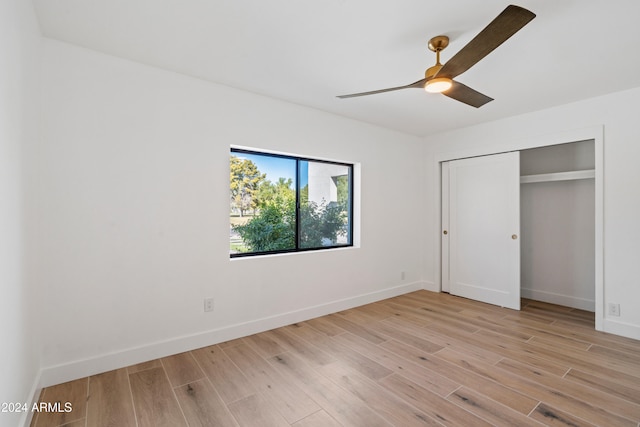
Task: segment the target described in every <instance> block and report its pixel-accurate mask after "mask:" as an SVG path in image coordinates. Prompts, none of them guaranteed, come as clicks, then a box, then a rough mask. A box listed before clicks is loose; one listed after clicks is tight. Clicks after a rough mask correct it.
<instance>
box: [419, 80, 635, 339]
mask: <svg viewBox="0 0 640 427" xmlns="http://www.w3.org/2000/svg"><path fill="white" fill-rule="evenodd" d="M639 109H640V89H633V90H628V91H624V92H618V93H614V94H610V95H606V96H602V97H598V98H593V99H589V100H586V101H581V102H576V103H572V104H568V105H564V106H560V107H556V108H551V109H547V110H543V111H539V112H535V113H531V114H526V115H522V116H517V117H512V118H508V119H504V120H499V121H496V122H492V123H485V124H482V125H477V126H473V127H469V128H465V129H459V130H457V131H453V132H448V133H443V134H439V135H434V136H431V137H428V138H426V139H425V142H426V143H427V144H428V151H429V154H428V155H427V156H426V159H425V166H426V168H428V169H429V170H428V171H427V181H426V182H427V189H426V192H427V197H429V198H430V199H431V200H434V201H435V200H437V194H438V191H439V190H438V188H437V185H438V184H437V179H435V178H437V174H436V167H437V162H436V160H437V159H438V158H439V157H442V155H443V153H449V154H451V153H456V152H459V153H464V152H478V153H480V152H483V151H484V152H490V151H492V150H495V151H502V150H509V149H520V148H523V146H525V145H527V144H526V141H528V140H532V139H539V140H544V139H545V138H548V139H556V140H557V139H558V138H559V135H560V136H561V135H562V134H564V133H567V132H568V133H571V131H574V130H578V129H584V128H591V127H595V126H601V125H604V168H603V169H604V260H605V261H604V302H603V303H604V304H605V305H606V304H607V303H619V304H620V305H621V316H620V317H611V316H608V315H606V311H605V317H604V325H603V327H604V329H605V330H606V331H609V332H614V333H618V334H621V335H625V336H630V337H633V338H636V339H640V279H639V278H638V270H637V265H638V259H640V243H639V242H640V221H638V218H640V192H638V191H637V188H638V185H639V184H640V168H639V167H638V159H640V141H639V140H638V138H639V137H638V135H640V122H639V121H638V119H637V112H638V110H639ZM560 139H561V138H560ZM564 142H573V141H564ZM429 177H433V178H434V179H430V178H429ZM437 205H438V202H434V206H436V207H435V209H434V210H433V211H432V212H430V216H429V217H428V218H427V222H429V223H430V224H431V227H430V228H429V230H427V237H426V239H427V241H428V242H437V241H438V239H439V225H438V224H437V217H438V215H437V212H438V209H439V207H438V206H437ZM437 251H438V246H437V244H433V245H430V246H427V248H426V259H425V268H426V273H425V274H426V276H425V279H426V280H427V281H429V280H431V281H437V280H438V267H437V263H438V259H439V254H438V252H437Z"/></svg>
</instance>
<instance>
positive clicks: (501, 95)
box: [33, 0, 640, 136]
mask: <svg viewBox="0 0 640 427" xmlns="http://www.w3.org/2000/svg"><path fill="white" fill-rule="evenodd" d="M33 2H34V5H35V7H36V11H37V14H38V17H39V20H40V24H41V28H42V32H43V34H44V35H45V36H47V37H50V38H54V39H58V40H62V41H65V42H68V43H73V44H76V45H79V46H84V47H87V48H90V49H94V50H97V51H101V52H104V53H108V54H111V55H115V56H119V57H122V58H127V59H130V60H133V61H138V62H141V63H144V64H149V65H153V66H157V67H161V68H164V69H167V70H172V71H176V72H179V73H183V74H187V75H190V76H194V77H198V78H202V79H205V80H209V81H212V82H217V83H222V84H225V85H228V86H232V87H235V88H239V89H243V90H247V91H250V92H254V93H258V94H262V95H266V96H269V97H273V98H277V99H281V100H285V101H289V102H293V103H296V104H301V105H306V106H309V107H312V108H316V109H319V110H324V111H328V112H331V113H335V114H338V115H341V116H345V117H350V118H353V119H356V120H361V121H365V122H369V123H374V124H377V125H380V126H384V127H387V128H391V129H396V130H399V131H402V132H406V133H410V134H414V135H420V136H421V135H428V134H433V133H437V132H441V131H444V130H448V129H453V128H458V127H464V126H469V125H473V124H477V123H480V122H486V121H491V120H496V119H499V118H502V117H507V116H512V115H517V114H521V113H525V112H529V111H534V110H540V109H544V108H548V107H551V106H555V105H560V104H565V103H569V102H572V101H577V100H580V99H585V98H590V97H594V96H598V95H602V94H605V93H610V92H615V91H619V90H624V89H628V88H632V87H637V86H640V54H639V45H640V25H638V17H640V2H638V1H637V0H610V1H604V0H547V1H544V0H520V1H519V2H518V3H517V4H518V5H520V6H523V7H526V8H527V9H529V10H531V11H532V12H534V13H535V14H536V15H537V17H536V18H535V19H534V20H533V21H532V22H531V23H529V24H528V25H527V26H525V27H524V28H523V29H522V30H521V31H520V32H518V33H517V34H516V35H514V36H513V37H512V38H511V39H509V40H508V41H507V42H506V43H505V44H503V45H502V46H500V47H499V48H498V49H496V50H495V51H494V52H492V53H491V54H490V55H489V56H487V57H486V58H485V59H483V60H482V61H481V62H479V63H478V64H476V65H475V66H474V67H473V68H471V69H470V70H468V71H467V72H466V73H464V74H462V75H461V76H459V77H458V78H457V80H458V81H460V82H462V83H464V84H466V85H467V86H471V87H472V88H474V89H476V90H478V91H480V92H482V93H484V94H486V95H489V96H491V97H492V98H495V101H493V102H490V103H489V104H487V105H485V106H483V107H481V108H480V109H475V108H473V107H469V106H467V105H465V104H462V103H460V102H456V101H454V100H452V99H449V98H447V97H445V96H442V95H438V94H427V93H425V92H424V91H422V90H420V89H407V90H401V91H396V92H389V93H384V94H378V95H372V96H367V97H361V98H352V99H338V98H336V97H335V96H336V95H342V94H347V93H354V92H363V91H369V90H375V89H382V88H386V87H393V86H400V85H404V84H408V83H412V82H414V81H416V80H419V79H421V78H422V77H423V75H424V70H425V69H426V68H427V67H429V66H431V65H433V64H434V63H435V54H433V53H432V52H431V51H429V50H428V49H427V41H428V40H429V38H431V37H433V36H435V35H439V34H445V35H448V36H449V37H450V38H451V43H450V45H449V47H448V48H447V49H446V50H445V51H444V52H443V53H442V62H443V63H444V62H445V61H446V60H447V59H448V58H450V57H451V56H452V55H453V54H454V53H455V52H457V51H458V50H459V49H460V48H461V47H462V46H464V45H465V44H466V43H467V42H468V41H469V40H471V39H472V38H473V37H474V36H475V35H476V34H477V33H478V32H479V31H480V30H482V28H484V27H485V26H486V25H487V24H488V23H489V22H490V21H491V20H492V19H493V18H495V17H496V16H497V15H498V14H499V13H500V12H501V11H502V10H503V9H504V8H505V7H506V6H507V4H508V3H507V1H505V0H483V1H478V0H440V1H434V0H395V1H393V2H392V1H384V0H374V1H371V0H315V1H313V0H108V1H107V0H33Z"/></svg>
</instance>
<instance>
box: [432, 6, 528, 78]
mask: <svg viewBox="0 0 640 427" xmlns="http://www.w3.org/2000/svg"><path fill="white" fill-rule="evenodd" d="M535 17H536V15H535V13H533V12H531V11H529V10H527V9H525V8H522V7H520V6H514V5H510V6H507V8H506V9H505V10H503V11H502V12H501V13H500V15H498V16H497V17H496V18H495V19H494V20H493V21H491V22H490V23H489V25H487V26H486V27H485V28H484V29H483V30H482V31H480V33H478V35H477V36H475V37H474V38H473V40H471V41H470V42H469V43H467V45H466V46H464V47H463V48H462V49H461V50H460V51H459V52H458V53H456V54H455V55H454V56H453V57H452V58H451V59H450V60H449V61H447V63H446V64H444V65H443V66H442V68H441V69H440V71H438V74H437V75H438V76H447V77H450V78H454V77H456V76H459V75H460V74H462V73H464V72H465V71H467V70H468V69H469V68H471V67H472V66H473V65H475V64H476V63H477V62H478V61H480V60H481V59H482V58H484V57H485V56H487V55H488V54H490V53H491V52H492V51H493V50H494V49H495V48H497V47H498V46H500V45H501V44H502V43H504V42H505V41H506V40H507V39H509V37H511V36H512V35H514V34H515V33H517V32H518V31H519V30H520V29H521V28H522V27H524V26H525V25H527V24H528V23H529V22H530V21H531V20H532V19H533V18H535Z"/></svg>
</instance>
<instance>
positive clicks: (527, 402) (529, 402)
mask: <svg viewBox="0 0 640 427" xmlns="http://www.w3.org/2000/svg"><path fill="white" fill-rule="evenodd" d="M382 346H383V347H384V348H386V349H388V350H389V351H392V352H394V353H396V354H398V355H400V356H402V357H404V358H406V359H408V360H410V361H413V362H414V363H416V364H418V365H420V366H422V367H424V368H426V369H429V370H432V371H434V372H439V373H441V374H443V375H444V374H445V373H446V376H447V377H448V378H449V379H450V380H452V381H455V382H457V383H458V384H460V385H465V386H467V387H469V388H471V389H473V390H476V391H478V392H480V393H483V394H485V395H487V396H488V397H490V398H492V399H493V400H495V401H497V402H500V403H502V404H504V405H506V406H508V407H510V408H512V409H514V410H515V411H518V412H520V413H523V414H528V413H529V412H531V410H532V409H533V408H535V407H536V405H537V404H538V400H536V399H533V398H531V397H529V396H526V395H524V394H522V393H519V392H517V391H515V390H513V389H510V388H507V387H505V386H503V385H501V384H499V383H497V382H495V381H493V380H491V379H489V378H486V377H485V376H482V375H479V374H476V373H474V372H469V371H465V370H462V369H459V368H458V367H457V366H456V365H454V364H451V363H448V362H446V361H444V360H442V359H440V358H438V357H436V355H431V354H427V353H423V352H420V351H419V350H418V349H416V348H414V347H411V346H408V345H406V344H403V343H400V342H398V341H393V340H392V341H389V342H387V343H384V344H382ZM443 351H444V350H443Z"/></svg>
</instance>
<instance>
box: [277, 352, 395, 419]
mask: <svg viewBox="0 0 640 427" xmlns="http://www.w3.org/2000/svg"><path fill="white" fill-rule="evenodd" d="M269 361H270V363H271V364H272V365H273V366H274V367H275V368H276V369H278V371H279V372H280V373H282V374H283V375H285V376H286V377H287V378H288V379H289V381H291V382H292V383H295V384H298V386H299V387H300V388H302V389H303V390H304V391H305V393H307V394H308V395H309V396H311V398H312V399H313V400H315V401H316V402H317V403H318V404H319V405H320V406H321V407H322V408H323V409H324V410H325V411H326V412H327V413H328V414H329V415H331V416H332V417H333V418H334V419H336V420H337V421H338V422H339V423H341V424H342V425H344V426H366V427H389V426H390V425H391V424H390V423H389V422H388V421H386V420H385V419H383V418H382V417H380V415H378V414H377V413H375V412H374V411H373V410H372V409H371V408H370V407H369V406H368V405H367V404H365V403H364V402H363V401H362V400H361V399H359V398H358V397H356V396H354V395H353V394H352V393H349V392H348V391H346V390H345V389H343V388H342V387H340V386H338V385H337V384H335V383H334V382H333V381H331V380H329V379H328V378H327V377H325V376H324V375H321V374H320V373H319V372H317V371H316V370H314V369H310V367H309V366H308V365H306V364H305V363H304V362H302V361H301V360H300V359H299V358H298V357H297V356H295V355H293V354H291V353H284V354H281V355H278V356H275V357H273V358H271V359H269Z"/></svg>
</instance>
